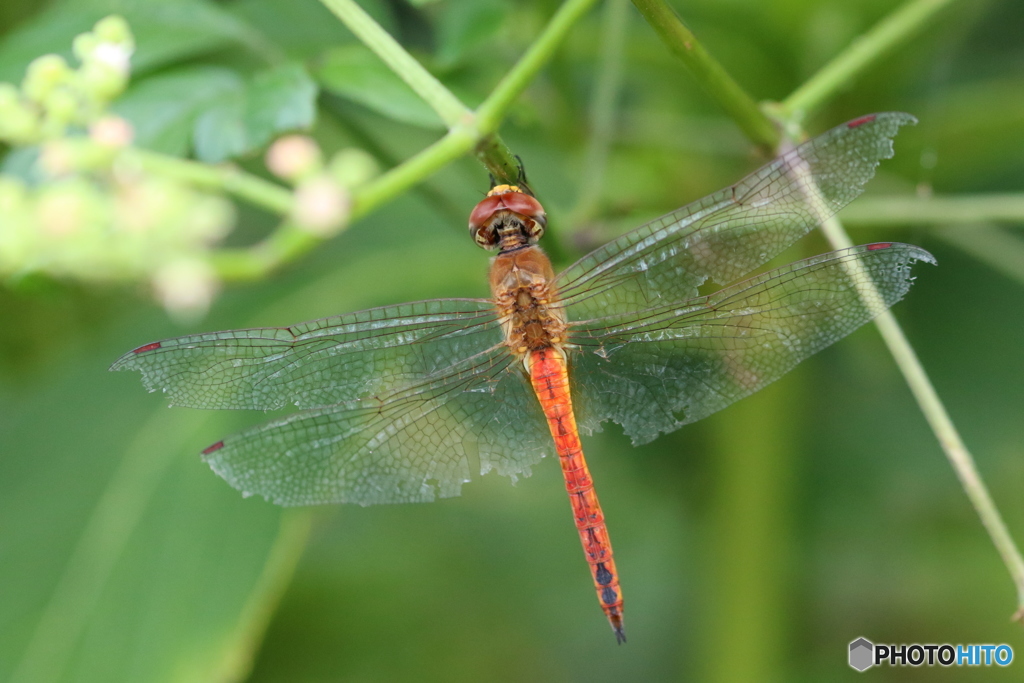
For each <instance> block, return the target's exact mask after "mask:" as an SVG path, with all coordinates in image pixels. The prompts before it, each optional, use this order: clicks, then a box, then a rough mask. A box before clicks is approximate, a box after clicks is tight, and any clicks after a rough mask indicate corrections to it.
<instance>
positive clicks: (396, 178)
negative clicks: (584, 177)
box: [213, 127, 476, 282]
mask: <svg viewBox="0 0 1024 683" xmlns="http://www.w3.org/2000/svg"><path fill="white" fill-rule="evenodd" d="M475 143H476V138H475V137H474V136H473V135H472V133H471V131H469V130H467V129H466V128H461V127H460V128H456V129H454V130H452V131H451V132H450V133H448V134H447V135H446V136H444V137H443V138H441V139H440V140H438V141H437V142H435V143H434V144H433V145H431V146H430V147H427V148H426V149H424V150H423V151H422V152H420V153H419V154H417V155H416V156H414V157H411V158H410V159H408V160H406V161H405V162H404V163H402V164H400V165H398V166H396V167H395V168H393V169H391V170H390V171H388V172H387V173H384V174H383V175H381V176H380V177H379V178H377V179H375V180H373V181H372V182H370V183H368V184H367V185H366V186H364V187H363V188H362V189H360V190H358V191H356V192H355V193H354V194H353V196H352V213H351V214H350V216H349V220H350V221H354V220H358V219H360V218H362V217H363V216H365V215H366V214H368V213H370V212H371V211H373V210H374V209H376V208H377V207H378V206H380V205H381V204H383V203H384V202H387V201H389V200H391V199H392V198H394V197H396V196H398V195H399V194H401V193H402V192H405V191H406V190H408V189H409V188H411V187H412V186H414V185H416V184H417V183H419V182H421V181H423V180H424V179H426V178H427V177H429V176H430V175H431V174H432V173H434V172H435V171H437V170H439V169H440V168H442V167H443V166H445V165H446V164H448V163H450V162H451V161H454V160H455V159H458V158H459V157H460V156H462V155H464V154H466V153H468V152H469V151H470V150H472V149H473V145H474V144H475ZM321 241H322V239H321V238H319V237H316V236H314V235H311V234H310V233H309V232H306V231H305V230H302V229H301V228H299V227H297V226H295V225H294V224H292V223H290V222H288V221H285V222H284V223H282V224H281V227H280V228H278V229H277V230H275V231H274V232H273V233H272V234H271V235H270V236H269V237H267V238H266V239H265V240H263V241H262V242H260V243H258V244H255V245H253V246H251V247H243V248H240V249H222V250H220V251H219V252H217V253H216V254H215V256H214V259H213V261H214V267H215V268H216V269H217V274H218V275H219V276H220V277H221V279H222V280H225V281H235V282H238V281H252V280H258V279H260V278H262V277H264V276H266V274H267V273H268V272H270V271H272V270H274V269H275V268H278V267H280V266H281V265H282V264H284V263H288V262H290V261H293V260H295V259H297V258H299V257H300V256H302V255H304V254H306V253H307V252H309V251H310V250H311V249H313V248H314V247H315V246H316V245H317V244H320V242H321Z"/></svg>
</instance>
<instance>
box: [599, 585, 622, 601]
mask: <svg viewBox="0 0 1024 683" xmlns="http://www.w3.org/2000/svg"><path fill="white" fill-rule="evenodd" d="M618 599H619V595H618V593H616V592H615V589H614V588H612V587H611V586H605V587H604V590H603V591H601V600H603V601H604V604H606V605H612V604H615V601H616V600H618Z"/></svg>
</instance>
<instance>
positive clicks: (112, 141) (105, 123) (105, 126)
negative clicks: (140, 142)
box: [89, 116, 135, 147]
mask: <svg viewBox="0 0 1024 683" xmlns="http://www.w3.org/2000/svg"><path fill="white" fill-rule="evenodd" d="M89 137H90V138H92V140H93V142H96V143H98V144H101V145H103V146H105V147H127V146H128V145H130V144H131V143H132V138H134V137H135V131H134V130H132V124H130V123H128V122H127V121H125V120H124V119H122V118H121V117H119V116H104V117H103V118H102V119H100V120H99V121H96V122H95V123H94V124H92V125H91V126H89Z"/></svg>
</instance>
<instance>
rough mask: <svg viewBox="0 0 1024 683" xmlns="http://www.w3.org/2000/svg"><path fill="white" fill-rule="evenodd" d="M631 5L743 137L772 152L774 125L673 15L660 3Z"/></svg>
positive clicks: (635, 1) (653, 0)
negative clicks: (733, 122)
mask: <svg viewBox="0 0 1024 683" xmlns="http://www.w3.org/2000/svg"><path fill="white" fill-rule="evenodd" d="M633 4H634V5H635V6H636V8H637V9H638V10H640V13H641V14H643V15H644V18H645V19H647V23H649V24H650V25H651V27H652V28H654V30H655V31H656V32H657V34H658V35H659V36H660V37H661V39H662V41H663V42H664V43H665V45H666V46H668V48H669V49H670V50H672V52H673V53H674V54H675V55H676V56H677V57H679V58H680V59H681V60H682V61H683V64H685V65H686V66H687V68H688V69H689V70H690V72H691V73H692V74H693V76H694V78H696V79H697V82H698V83H699V84H700V86H701V87H702V88H704V91H705V92H707V93H708V94H709V95H711V97H712V98H714V99H715V101H717V102H718V104H719V106H721V107H722V109H724V110H725V112H726V113H727V114H728V115H729V116H730V117H732V119H733V120H734V121H735V122H736V124H737V125H738V126H739V127H740V128H742V129H743V132H744V133H745V134H746V136H747V137H748V138H750V139H751V140H752V141H754V142H755V143H756V144H758V145H760V146H761V147H763V148H765V149H766V150H771V149H775V146H776V145H777V144H778V142H779V138H780V134H779V131H778V130H777V129H776V127H775V125H774V124H773V123H772V122H771V120H770V119H769V118H768V117H767V116H765V114H764V112H762V111H761V110H760V109H759V108H758V106H757V103H756V102H754V99H753V98H752V97H751V96H750V95H748V94H747V92H746V91H745V90H743V88H742V87H740V85H739V84H738V83H737V82H736V81H735V80H733V78H732V76H730V75H729V73H728V72H727V71H726V70H725V68H723V67H722V65H721V64H719V63H718V62H717V61H715V59H714V58H713V57H712V56H711V55H710V54H708V52H707V50H705V49H704V47H703V46H702V45H701V44H700V43H699V42H698V41H697V38H696V37H695V36H694V35H693V33H692V32H691V31H690V29H688V28H687V27H686V26H685V25H684V24H683V22H682V20H680V18H679V16H678V15H677V14H676V13H675V11H674V10H673V9H672V8H671V7H669V6H668V5H667V4H666V3H665V2H664V0H633Z"/></svg>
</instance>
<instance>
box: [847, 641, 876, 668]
mask: <svg viewBox="0 0 1024 683" xmlns="http://www.w3.org/2000/svg"><path fill="white" fill-rule="evenodd" d="M874 655H875V644H874V643H872V642H871V641H870V640H868V639H867V638H858V639H857V640H855V641H853V642H852V643H850V666H852V667H853V668H854V669H856V670H857V671H864V670H865V669H869V668H871V667H872V666H874V664H875V656H874Z"/></svg>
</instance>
